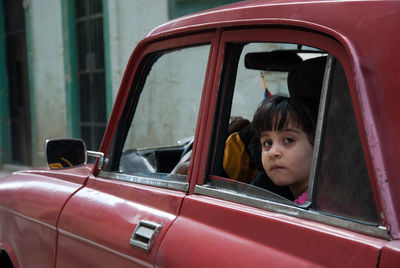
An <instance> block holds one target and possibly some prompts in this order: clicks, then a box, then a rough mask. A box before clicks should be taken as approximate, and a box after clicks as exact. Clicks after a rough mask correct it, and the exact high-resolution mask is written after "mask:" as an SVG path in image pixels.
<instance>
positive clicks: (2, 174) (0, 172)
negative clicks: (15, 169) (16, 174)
mask: <svg viewBox="0 0 400 268" xmlns="http://www.w3.org/2000/svg"><path fill="white" fill-rule="evenodd" d="M11 173H12V172H10V171H7V170H0V179H2V178H4V177H6V176H8V175H10V174H11Z"/></svg>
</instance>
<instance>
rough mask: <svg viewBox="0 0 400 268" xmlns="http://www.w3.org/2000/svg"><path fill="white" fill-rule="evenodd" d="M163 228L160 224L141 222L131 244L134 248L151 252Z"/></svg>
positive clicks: (134, 232)
mask: <svg viewBox="0 0 400 268" xmlns="http://www.w3.org/2000/svg"><path fill="white" fill-rule="evenodd" d="M161 228H162V224H160V223H155V222H151V221H146V220H141V221H140V222H139V223H138V225H137V226H136V228H135V230H134V231H133V234H132V236H131V239H130V241H129V244H131V246H132V247H137V248H140V249H143V250H145V251H150V250H151V248H152V246H153V243H154V241H155V240H156V238H157V235H158V234H159V233H160V230H161Z"/></svg>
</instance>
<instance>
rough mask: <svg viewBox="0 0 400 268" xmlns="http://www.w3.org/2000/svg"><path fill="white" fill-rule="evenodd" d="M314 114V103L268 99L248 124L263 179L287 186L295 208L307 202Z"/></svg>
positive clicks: (287, 98)
mask: <svg viewBox="0 0 400 268" xmlns="http://www.w3.org/2000/svg"><path fill="white" fill-rule="evenodd" d="M317 114H318V104H317V103H315V101H314V100H311V99H306V98H300V97H291V98H289V97H283V96H272V97H271V98H269V99H268V100H267V101H265V102H264V103H262V104H261V105H260V106H259V107H258V108H257V110H256V112H255V114H254V117H253V121H252V128H253V131H254V133H255V135H256V136H257V138H258V139H259V140H260V143H261V151H262V152H261V161H262V166H263V168H264V170H265V173H266V175H267V176H268V177H269V178H270V179H271V180H272V182H273V183H274V184H275V185H276V186H288V187H289V189H290V192H291V194H292V196H293V197H294V202H295V203H297V204H304V203H305V201H306V200H307V187H308V180H309V176H310V169H311V159H312V152H313V144H314V135H315V127H316V121H317ZM258 179H259V178H258ZM265 179H268V178H265ZM255 185H257V184H255Z"/></svg>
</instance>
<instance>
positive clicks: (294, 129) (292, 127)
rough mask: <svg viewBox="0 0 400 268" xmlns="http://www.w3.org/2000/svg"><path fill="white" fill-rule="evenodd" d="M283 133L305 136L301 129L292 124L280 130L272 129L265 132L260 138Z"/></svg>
mask: <svg viewBox="0 0 400 268" xmlns="http://www.w3.org/2000/svg"><path fill="white" fill-rule="evenodd" d="M283 133H293V134H306V133H305V132H304V131H303V129H301V128H300V127H298V126H295V125H293V124H288V125H287V126H285V127H284V128H282V129H279V130H278V129H272V130H265V131H263V132H262V133H261V137H263V136H270V135H272V134H283Z"/></svg>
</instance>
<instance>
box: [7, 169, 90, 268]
mask: <svg viewBox="0 0 400 268" xmlns="http://www.w3.org/2000/svg"><path fill="white" fill-rule="evenodd" d="M90 170H91V169H90V168H89V167H86V166H85V167H80V168H75V169H70V170H68V173H66V172H65V171H66V170H62V171H59V172H49V171H48V170H36V171H23V172H16V173H14V174H13V175H11V176H9V177H6V178H4V179H2V182H1V187H0V207H1V210H0V213H1V215H0V218H1V219H2V220H1V229H0V232H1V233H0V236H1V237H2V243H5V245H2V248H4V249H7V248H8V249H7V252H10V250H12V251H11V252H10V253H8V254H9V256H13V255H15V256H17V257H16V258H17V263H18V264H19V265H20V266H21V267H26V266H29V265H31V263H42V264H43V265H44V266H49V267H50V266H53V265H54V261H55V256H56V245H57V229H56V226H57V222H58V217H59V214H60V212H61V210H62V208H63V207H64V205H65V203H66V202H67V201H68V199H69V198H70V197H71V196H72V195H73V194H74V193H75V192H76V191H78V190H79V189H80V188H81V187H83V184H84V183H85V181H86V179H87V177H88V176H89V173H90ZM55 185H57V187H55ZM50 200H51V202H49V201H50ZM6 227H7V228H6ZM32 248H37V249H41V250H32Z"/></svg>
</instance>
